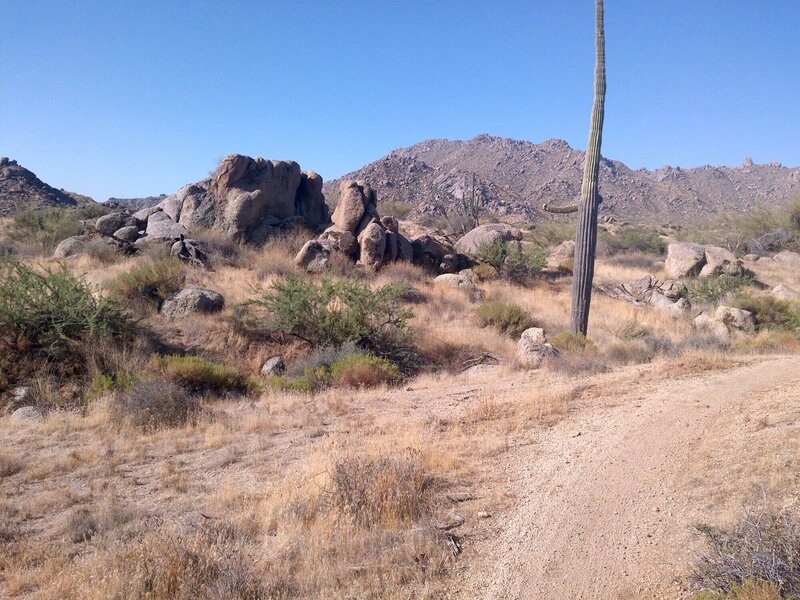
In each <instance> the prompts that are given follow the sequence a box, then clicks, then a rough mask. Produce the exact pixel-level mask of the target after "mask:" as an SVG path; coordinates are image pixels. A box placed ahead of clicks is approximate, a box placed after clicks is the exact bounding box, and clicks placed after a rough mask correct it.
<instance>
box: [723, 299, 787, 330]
mask: <svg viewBox="0 0 800 600" xmlns="http://www.w3.org/2000/svg"><path fill="white" fill-rule="evenodd" d="M731 304H732V305H733V306H735V307H736V308H741V309H743V310H748V311H750V312H751V313H753V317H755V320H756V327H757V328H758V329H759V330H763V329H785V330H788V331H792V332H794V331H796V330H797V329H798V328H800V303H798V302H790V301H787V300H779V299H778V298H775V297H774V296H768V295H760V296H756V295H753V294H739V295H737V296H736V298H734V300H733V302H732V303H731Z"/></svg>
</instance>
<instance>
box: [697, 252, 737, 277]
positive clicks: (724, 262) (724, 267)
mask: <svg viewBox="0 0 800 600" xmlns="http://www.w3.org/2000/svg"><path fill="white" fill-rule="evenodd" d="M705 258H706V264H705V265H703V268H702V269H700V277H718V276H720V275H722V274H723V273H727V274H729V275H741V273H742V261H740V260H739V259H738V258H736V255H735V254H734V253H733V252H731V251H730V250H726V249H725V248H720V247H719V246H706V247H705Z"/></svg>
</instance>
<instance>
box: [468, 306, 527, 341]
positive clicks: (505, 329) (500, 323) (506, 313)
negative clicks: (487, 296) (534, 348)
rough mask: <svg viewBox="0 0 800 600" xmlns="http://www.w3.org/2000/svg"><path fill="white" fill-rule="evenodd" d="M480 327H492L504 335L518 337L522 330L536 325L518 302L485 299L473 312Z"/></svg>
mask: <svg viewBox="0 0 800 600" xmlns="http://www.w3.org/2000/svg"><path fill="white" fill-rule="evenodd" d="M475 320H476V322H477V323H478V325H480V326H481V327H493V328H494V329H496V330H497V331H499V332H500V333H502V334H504V335H509V336H511V337H513V338H518V337H519V336H521V335H522V332H523V331H525V330H526V329H530V328H531V327H536V323H535V321H534V320H533V318H532V317H531V316H530V315H529V314H528V313H527V312H525V311H524V310H523V308H522V307H521V306H520V305H519V304H514V303H513V302H503V301H501V300H487V301H486V302H483V303H482V304H481V305H480V306H479V307H478V309H477V311H476V312H475Z"/></svg>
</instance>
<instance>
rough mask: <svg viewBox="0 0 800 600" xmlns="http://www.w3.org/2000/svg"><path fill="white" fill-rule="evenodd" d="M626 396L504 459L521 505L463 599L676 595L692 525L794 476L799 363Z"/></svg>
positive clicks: (726, 514)
mask: <svg viewBox="0 0 800 600" xmlns="http://www.w3.org/2000/svg"><path fill="white" fill-rule="evenodd" d="M620 391H621V393H620V394H619V395H618V396H616V397H614V398H613V399H612V400H611V401H610V402H609V401H600V402H595V403H594V404H593V403H592V402H591V401H589V402H587V405H586V406H584V407H582V408H581V409H580V410H578V411H576V413H575V414H574V416H571V417H569V418H567V419H565V420H563V421H561V422H560V423H558V424H557V425H555V426H554V427H553V428H551V429H548V430H545V431H543V432H542V433H541V435H540V437H539V439H538V441H537V442H536V443H534V444H532V445H530V446H527V447H525V448H521V449H519V451H518V452H517V453H516V455H515V456H513V457H512V458H511V459H509V461H508V464H507V465H506V468H507V470H508V477H507V479H508V482H509V483H508V486H509V488H510V492H511V493H512V495H513V496H514V497H515V499H516V502H515V507H514V508H513V509H512V510H511V511H510V513H511V514H510V515H506V521H505V523H504V524H503V525H502V530H501V533H500V535H499V537H497V538H495V539H494V540H491V541H488V542H485V543H484V544H482V545H481V547H480V548H479V549H477V551H478V552H479V553H480V554H481V555H482V556H481V557H480V560H479V561H478V562H480V563H481V564H483V565H485V566H483V567H482V568H479V569H477V570H476V571H473V572H472V573H471V574H470V575H469V576H468V581H467V584H468V585H467V589H468V591H467V592H465V593H464V594H463V596H464V597H470V598H491V599H501V598H502V599H512V598H518V599H523V598H524V599H528V598H548V599H550V598H570V599H572V598H680V597H683V596H685V595H686V594H687V592H686V589H685V581H686V577H685V576H686V574H687V573H688V571H689V567H690V564H691V561H692V559H693V557H694V556H695V553H696V552H697V551H698V549H699V548H700V547H701V545H702V540H700V539H699V537H698V536H697V535H696V534H695V533H694V530H693V527H692V525H694V524H696V523H698V522H699V521H704V520H705V521H707V522H708V521H710V522H719V521H720V519H723V520H724V519H726V518H733V517H735V514H734V512H736V511H738V510H740V508H741V503H742V502H745V501H749V500H748V499H749V498H752V497H753V496H757V494H758V492H757V490H759V489H760V490H761V491H762V493H764V494H766V493H767V492H769V491H770V490H772V488H773V487H775V488H776V489H779V488H781V486H783V487H784V489H785V486H786V485H787V482H791V481H794V482H795V483H796V482H797V481H798V479H800V477H798V473H800V469H798V458H797V457H798V456H800V446H799V445H798V441H797V440H798V437H800V436H798V431H799V429H798V425H799V424H800V358H798V357H779V358H770V359H764V360H759V361H757V362H754V363H751V364H747V365H744V366H738V367H736V368H734V369H730V370H727V371H724V372H716V373H713V374H703V375H695V376H691V377H681V378H679V379H667V380H662V381H658V382H651V383H649V384H644V385H640V384H639V383H638V382H637V381H635V380H631V381H630V383H629V384H626V385H624V386H623V389H622V390H620Z"/></svg>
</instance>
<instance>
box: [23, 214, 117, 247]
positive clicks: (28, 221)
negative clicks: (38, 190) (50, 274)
mask: <svg viewBox="0 0 800 600" xmlns="http://www.w3.org/2000/svg"><path fill="white" fill-rule="evenodd" d="M109 212H111V211H110V210H109V209H108V208H106V207H104V206H100V205H88V206H85V207H82V208H42V209H39V210H26V211H22V212H18V213H17V214H15V215H14V218H13V220H12V221H11V227H10V234H11V237H12V238H13V239H15V240H17V241H20V242H26V243H31V242H33V243H34V244H37V245H38V246H40V247H41V248H42V250H43V251H45V252H52V250H53V249H54V248H55V247H56V246H57V245H58V243H59V242H60V241H61V240H64V239H66V238H68V237H72V236H75V235H80V234H81V233H83V231H84V229H85V228H84V225H83V223H82V222H81V221H82V220H84V219H96V218H97V217H100V216H102V215H105V214H108V213H109Z"/></svg>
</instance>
